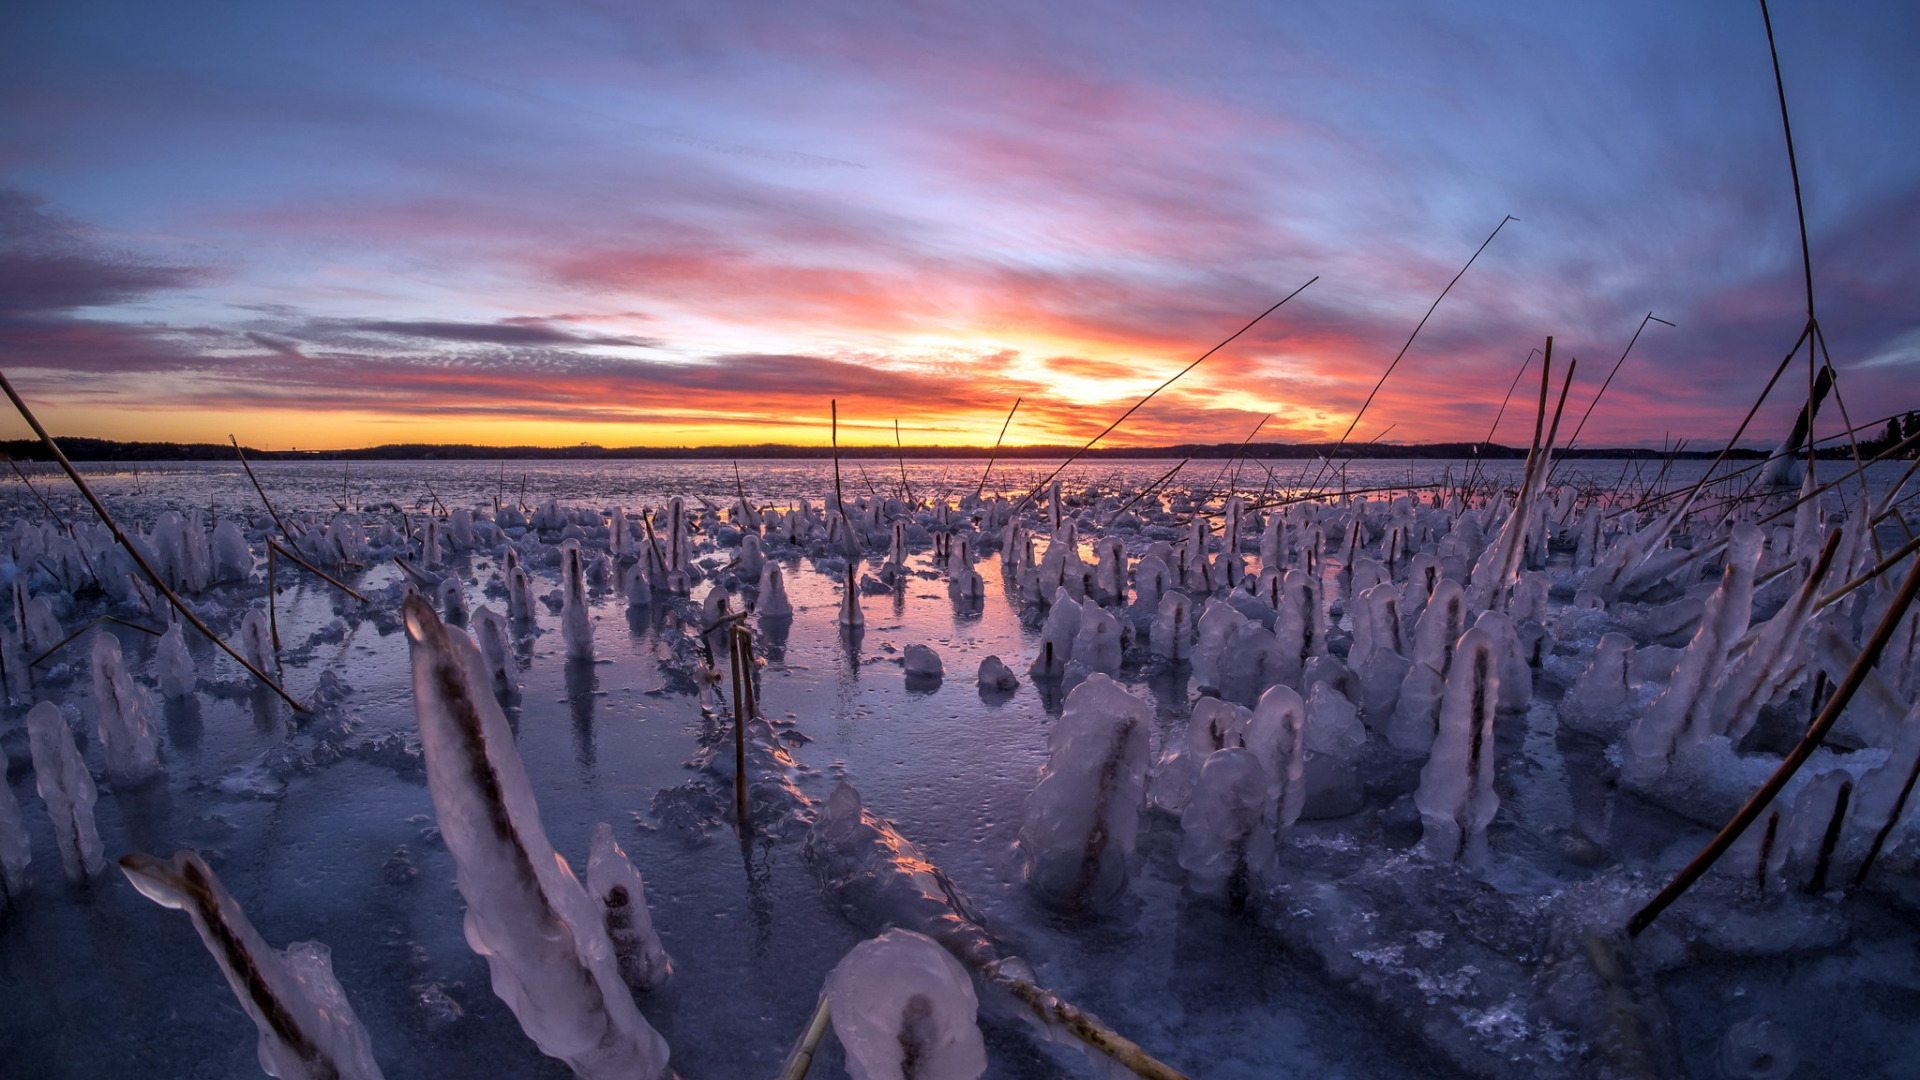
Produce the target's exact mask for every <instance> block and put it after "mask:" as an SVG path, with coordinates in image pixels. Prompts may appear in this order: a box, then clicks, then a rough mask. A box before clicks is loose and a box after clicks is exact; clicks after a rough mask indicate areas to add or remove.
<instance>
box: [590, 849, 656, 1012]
mask: <svg viewBox="0 0 1920 1080" xmlns="http://www.w3.org/2000/svg"><path fill="white" fill-rule="evenodd" d="M587 893H588V894H589V895H590V896H592V897H593V899H594V900H595V901H596V902H598V903H599V905H600V908H601V910H602V911H603V912H604V913H605V922H606V927H607V940H609V941H611V942H612V943H613V952H614V956H615V957H616V958H617V959H618V960H619V961H620V977H621V978H623V979H625V980H626V982H627V985H628V986H630V987H632V988H633V989H635V990H653V989H657V988H659V987H660V986H663V985H665V984H666V982H667V980H668V979H670V978H672V977H673V958H672V957H670V956H668V955H667V950H666V947H665V946H663V945H661V944H660V935H659V934H657V933H655V932H654V929H653V913H652V912H651V911H650V910H648V908H647V886H646V883H645V882H644V881H642V880H641V878H640V871H638V870H636V869H634V867H633V863H632V862H630V861H628V859H627V853H626V852H625V851H623V850H621V848H620V844H619V842H618V841H616V840H614V838H613V826H611V825H608V824H607V823H606V822H604V821H603V822H601V823H600V824H598V825H595V826H594V827H593V846H592V848H591V850H590V853H589V854H588V856H587Z"/></svg>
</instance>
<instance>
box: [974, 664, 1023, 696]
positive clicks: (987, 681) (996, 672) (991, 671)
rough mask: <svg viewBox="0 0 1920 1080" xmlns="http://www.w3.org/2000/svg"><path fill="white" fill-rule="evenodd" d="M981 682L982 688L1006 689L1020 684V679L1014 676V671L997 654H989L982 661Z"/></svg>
mask: <svg viewBox="0 0 1920 1080" xmlns="http://www.w3.org/2000/svg"><path fill="white" fill-rule="evenodd" d="M979 682H980V689H982V690H1001V691H1005V690H1012V689H1015V688H1017V687H1018V686H1019V685H1020V680H1019V679H1017V678H1015V677H1014V674H1013V671H1012V670H1011V669H1009V668H1008V667H1007V665H1006V664H1005V663H1003V662H1002V661H1001V660H1000V658H999V657H997V656H989V657H987V658H986V659H985V660H982V661H980V675H979Z"/></svg>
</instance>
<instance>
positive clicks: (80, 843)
mask: <svg viewBox="0 0 1920 1080" xmlns="http://www.w3.org/2000/svg"><path fill="white" fill-rule="evenodd" d="M27 746H28V748H29V750H30V751H31V753H32V754H33V782H34V788H35V790H37V791H39V792H40V798H42V799H44V800H45V801H46V804H47V813H48V814H49V815H51V816H52V818H53V836H54V840H55V841H57V842H58V844H59V846H60V861H61V863H62V865H64V866H65V868H66V871H67V879H68V880H69V881H72V882H74V883H76V884H78V883H80V882H84V881H85V880H87V878H89V877H91V876H92V875H94V874H97V873H99V872H100V868H101V867H102V866H105V865H106V862H107V860H106V853H105V849H104V848H103V847H102V846H101V844H100V831H99V829H97V828H95V826H94V823H93V804H94V803H95V802H97V801H99V798H100V796H99V792H98V791H97V790H96V789H95V788H94V786H93V774H92V773H89V772H88V771H87V763H86V760H85V759H84V758H82V757H81V756H80V750H79V748H77V747H76V746H74V744H73V731H72V730H71V729H70V728H68V727H67V718H66V717H64V716H62V715H60V707H59V706H58V705H55V704H54V703H53V702H51V701H43V702H41V703H40V704H38V705H35V706H34V707H33V708H32V709H31V710H29V711H28V712H27Z"/></svg>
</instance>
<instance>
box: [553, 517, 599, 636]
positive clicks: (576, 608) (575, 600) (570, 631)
mask: <svg viewBox="0 0 1920 1080" xmlns="http://www.w3.org/2000/svg"><path fill="white" fill-rule="evenodd" d="M560 636H561V638H562V639H564V640H565V642H566V645H567V659H569V660H592V659H593V616H592V615H591V614H590V613H589V612H588V611H587V570H586V563H585V562H584V560H583V559H582V557H581V554H580V542H579V541H577V540H568V541H567V542H566V543H563V544H561V545H560Z"/></svg>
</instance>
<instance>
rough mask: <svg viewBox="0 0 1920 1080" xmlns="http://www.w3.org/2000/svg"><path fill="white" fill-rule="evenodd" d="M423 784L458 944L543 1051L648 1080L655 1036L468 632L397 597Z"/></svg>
mask: <svg viewBox="0 0 1920 1080" xmlns="http://www.w3.org/2000/svg"><path fill="white" fill-rule="evenodd" d="M404 604H405V610H406V622H407V637H408V640H409V641H410V642H411V643H412V654H413V691H414V705H415V710H416V712H417V713H418V714H419V720H420V748H421V752H422V754H423V755H424V757H425V760H426V772H427V787H428V789H429V791H430V792H431V794H432V796H433V806H434V812H435V814H436V815H437V816H438V818H439V821H440V829H441V836H442V837H443V838H444V840H445V841H446V845H447V850H448V851H449V852H451V853H452V855H453V859H454V867H455V870H456V872H457V875H456V880H457V883H458V884H459V887H460V895H461V896H462V897H464V898H465V899H466V902H467V916H466V932H467V942H468V944H470V945H472V946H473V948H474V951H475V952H478V953H480V954H481V955H482V956H485V957H486V959H487V966H488V968H489V969H490V970H491V972H492V975H493V989H494V993H496V994H498V995H499V996H500V998H501V1000H502V1001H504V1002H506V1004H507V1007H508V1008H510V1009H512V1010H513V1013H514V1015H515V1016H516V1017H518V1018H519V1020H520V1026H521V1029H522V1030H524V1031H525V1032H526V1033H527V1035H528V1037H529V1038H531V1039H532V1040H533V1041H534V1042H535V1043H536V1044H538V1045H539V1047H540V1049H541V1051H542V1052H544V1053H546V1054H547V1055H549V1056H551V1057H556V1058H559V1059H560V1060H562V1061H564V1062H566V1063H567V1064H568V1065H569V1066H570V1067H571V1068H572V1069H573V1071H574V1073H575V1074H576V1075H578V1076H580V1077H582V1078H584V1080H615V1078H634V1080H656V1078H658V1077H662V1076H663V1075H665V1074H666V1071H667V1045H666V1041H665V1040H664V1039H662V1038H661V1037H660V1035H659V1033H657V1032H655V1031H654V1030H653V1028H651V1027H650V1026H648V1024H647V1022H646V1020H645V1019H644V1018H643V1017H641V1015H640V1012H639V1010H638V1009H636V1008H635V1007H634V1004H633V998H632V996H631V995H630V994H629V993H628V991H627V988H626V985H625V984H624V983H622V982H621V981H620V974H619V971H618V969H617V966H616V961H615V959H614V951H613V945H612V942H611V941H609V940H608V938H607V933H606V925H605V921H604V919H602V918H601V917H599V915H598V914H597V913H596V912H595V910H594V908H595V905H594V903H593V900H592V898H591V897H589V896H588V895H587V892H586V890H585V889H583V888H581V886H580V882H579V880H578V879H577V878H575V877H574V875H573V871H572V870H571V869H569V868H568V866H567V864H566V861H565V860H564V859H562V858H560V856H559V855H557V854H556V853H555V852H554V850H553V847H552V845H551V844H549V843H548V842H547V837H546V833H545V831H544V830H543V829H542V828H541V827H540V812H539V808H538V806H537V805H536V804H535V802H534V798H533V788H532V786H531V785H530V784H529V783H528V782H527V774H526V768H525V766H524V765H523V764H522V762H521V760H520V754H519V752H518V751H517V750H516V749H515V747H514V743H513V733H512V731H511V730H510V729H509V728H508V727H507V719H506V716H505V715H504V714H503V713H502V712H501V711H500V706H499V703H498V702H496V701H495V700H494V698H493V695H492V694H491V693H487V692H484V691H485V685H486V682H487V672H486V669H485V667H484V666H483V664H482V661H481V658H480V650H479V649H477V648H475V647H474V644H473V640H472V639H471V638H469V637H467V636H466V635H465V634H464V633H462V632H460V631H458V630H450V629H448V628H447V627H446V626H445V625H443V624H442V623H441V622H440V619H439V617H438V616H436V615H435V614H434V612H433V609H432V608H431V607H430V606H428V605H427V603H426V601H424V600H422V599H420V598H419V597H418V596H409V597H407V599H406V600H405V601H404Z"/></svg>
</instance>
